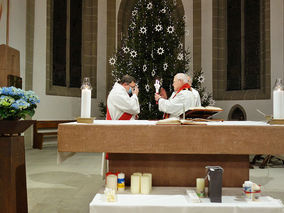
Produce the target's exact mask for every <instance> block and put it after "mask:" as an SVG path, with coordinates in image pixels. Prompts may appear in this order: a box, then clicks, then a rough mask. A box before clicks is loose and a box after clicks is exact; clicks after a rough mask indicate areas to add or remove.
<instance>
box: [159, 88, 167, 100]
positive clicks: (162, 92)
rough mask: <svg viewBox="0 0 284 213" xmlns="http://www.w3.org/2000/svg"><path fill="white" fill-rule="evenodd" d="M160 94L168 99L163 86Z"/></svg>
mask: <svg viewBox="0 0 284 213" xmlns="http://www.w3.org/2000/svg"><path fill="white" fill-rule="evenodd" d="M160 96H161V97H162V98H164V99H168V96H167V92H166V90H165V89H164V88H163V87H162V88H161V89H160Z"/></svg>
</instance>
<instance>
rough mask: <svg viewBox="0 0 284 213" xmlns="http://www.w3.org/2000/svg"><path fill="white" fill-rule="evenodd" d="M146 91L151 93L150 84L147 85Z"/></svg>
mask: <svg viewBox="0 0 284 213" xmlns="http://www.w3.org/2000/svg"><path fill="white" fill-rule="evenodd" d="M145 90H146V92H149V91H150V86H149V84H146V86H145Z"/></svg>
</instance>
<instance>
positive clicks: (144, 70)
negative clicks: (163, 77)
mask: <svg viewBox="0 0 284 213" xmlns="http://www.w3.org/2000/svg"><path fill="white" fill-rule="evenodd" d="M146 71H147V65H146V64H144V65H143V72H146Z"/></svg>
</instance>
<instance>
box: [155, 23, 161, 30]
mask: <svg viewBox="0 0 284 213" xmlns="http://www.w3.org/2000/svg"><path fill="white" fill-rule="evenodd" d="M162 29H163V27H162V25H160V24H157V25H156V27H155V30H156V31H157V32H160V31H161V30H162Z"/></svg>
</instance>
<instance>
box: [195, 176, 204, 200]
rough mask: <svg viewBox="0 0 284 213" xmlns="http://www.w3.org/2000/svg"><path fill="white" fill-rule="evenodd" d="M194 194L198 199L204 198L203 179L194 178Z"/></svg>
mask: <svg viewBox="0 0 284 213" xmlns="http://www.w3.org/2000/svg"><path fill="white" fill-rule="evenodd" d="M196 194H197V195H198V196H199V197H204V195H205V179H204V178H196Z"/></svg>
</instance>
